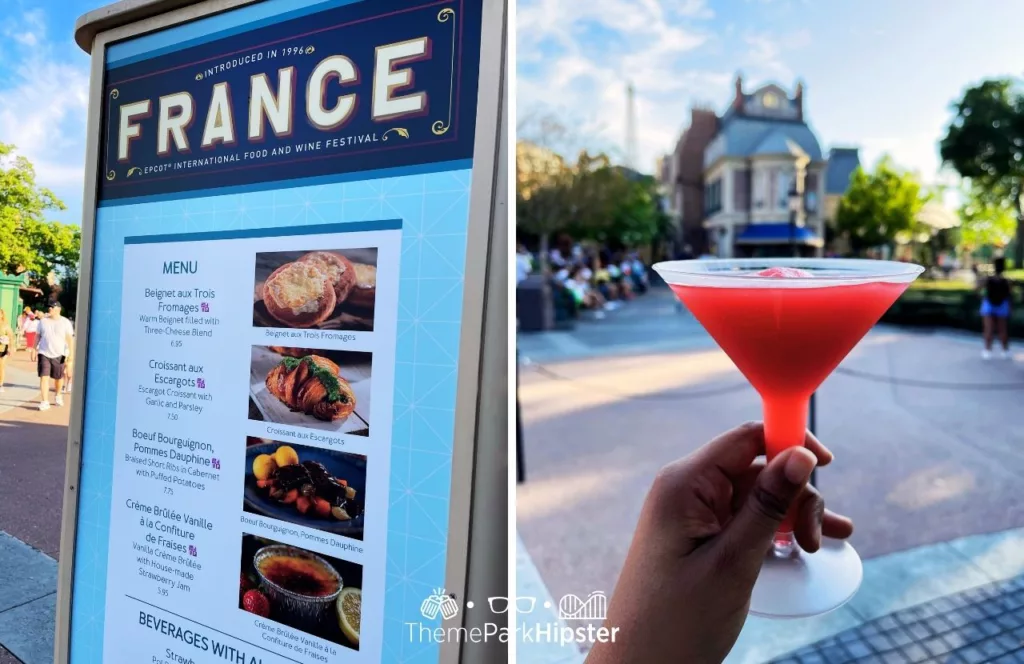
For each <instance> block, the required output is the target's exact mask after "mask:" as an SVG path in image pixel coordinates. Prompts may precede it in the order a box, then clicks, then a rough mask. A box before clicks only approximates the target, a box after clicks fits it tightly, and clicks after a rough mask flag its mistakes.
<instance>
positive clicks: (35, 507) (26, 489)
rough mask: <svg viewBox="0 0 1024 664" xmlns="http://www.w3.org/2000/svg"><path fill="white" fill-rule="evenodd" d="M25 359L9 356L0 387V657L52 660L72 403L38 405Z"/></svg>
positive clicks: (8, 662) (3, 662)
mask: <svg viewBox="0 0 1024 664" xmlns="http://www.w3.org/2000/svg"><path fill="white" fill-rule="evenodd" d="M27 358H28V356H27V354H26V353H18V356H17V358H16V359H15V360H14V361H12V362H8V366H7V375H6V377H5V390H4V392H3V393H0V458H2V459H3V460H4V461H3V463H0V561H2V564H0V588H2V589H3V592H2V593H0V664H18V662H24V664H45V663H48V662H52V661H53V631H54V602H55V599H56V585H57V560H56V559H57V556H58V555H59V552H60V520H61V505H62V501H63V489H64V455H65V451H66V446H67V425H68V415H69V409H68V408H67V407H64V408H56V407H54V408H51V409H50V410H48V411H45V412H40V411H39V409H38V398H39V395H38V391H39V383H38V379H37V378H36V377H35V374H34V372H33V370H32V369H33V366H32V364H31V363H30V362H29V361H28V359H27ZM51 398H52V397H51Z"/></svg>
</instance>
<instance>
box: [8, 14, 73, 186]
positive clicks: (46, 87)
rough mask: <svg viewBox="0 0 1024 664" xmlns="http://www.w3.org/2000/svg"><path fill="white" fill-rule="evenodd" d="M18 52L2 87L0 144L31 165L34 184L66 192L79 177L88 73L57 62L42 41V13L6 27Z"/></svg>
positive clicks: (11, 59) (10, 55)
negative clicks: (9, 145)
mask: <svg viewBox="0 0 1024 664" xmlns="http://www.w3.org/2000/svg"><path fill="white" fill-rule="evenodd" d="M4 32H5V33H6V34H10V35H11V37H12V38H13V39H14V40H15V42H16V43H17V44H20V45H21V46H22V48H16V49H15V50H14V51H13V52H8V53H7V54H6V55H7V58H6V60H7V62H6V63H5V64H6V65H7V67H8V72H7V73H8V76H7V84H6V86H5V87H4V88H0V140H3V141H5V142H8V143H13V144H14V145H16V146H17V148H18V153H19V154H21V155H23V156H25V157H27V158H28V159H29V160H30V161H32V163H33V165H34V166H35V168H36V175H37V180H38V182H39V183H40V184H41V185H42V186H45V187H51V188H54V189H57V188H63V189H67V188H68V187H71V186H73V185H80V184H81V182H82V177H83V162H84V149H85V147H84V145H85V119H86V112H87V109H88V87H89V70H88V66H87V62H85V60H84V58H83V61H82V62H81V63H78V62H73V61H70V60H68V59H66V58H60V57H57V56H56V55H55V51H56V49H54V48H53V47H52V45H51V44H50V43H49V42H48V41H46V22H45V16H44V15H43V13H42V11H41V10H33V11H30V12H26V13H24V14H23V15H22V16H21V17H20V20H18V21H16V22H15V24H14V25H8V26H6V28H5V30H4Z"/></svg>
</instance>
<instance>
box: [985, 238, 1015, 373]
mask: <svg viewBox="0 0 1024 664" xmlns="http://www.w3.org/2000/svg"><path fill="white" fill-rule="evenodd" d="M993 267H994V268H995V274H993V275H992V276H991V277H987V278H986V279H985V281H984V286H983V289H984V297H983V298H982V300H981V318H982V334H983V336H984V339H985V348H984V350H982V351H981V358H982V359H983V360H988V359H991V358H992V341H993V332H994V333H995V334H998V335H999V341H1000V342H1001V344H1002V350H1001V351H1000V357H1002V358H1003V359H1006V358H1008V357H1010V337H1009V320H1010V281H1009V280H1008V279H1007V278H1006V277H1005V276H1003V272H1004V271H1006V259H1005V258H1002V257H1000V258H997V259H995V260H994V261H993Z"/></svg>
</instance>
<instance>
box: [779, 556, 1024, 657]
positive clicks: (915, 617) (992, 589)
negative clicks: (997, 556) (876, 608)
mask: <svg viewBox="0 0 1024 664" xmlns="http://www.w3.org/2000/svg"><path fill="white" fill-rule="evenodd" d="M846 662H858V663H863V664H869V663H870V664H875V663H878V664H904V663H905V662H944V663H949V664H983V663H986V662H992V663H993V664H1015V663H1019V662H1024V576H1019V577H1017V578H1016V579H1013V580H1010V581H1006V582H1002V583H994V584H989V585H986V586H980V587H978V588H974V589H972V590H969V591H967V592H963V593H957V594H956V595H951V596H949V597H943V598H941V599H938V600H935V601H934V602H927V603H924V604H921V605H918V606H915V607H911V608H909V609H905V610H903V611H899V612H897V613H893V614H891V615H888V616H885V617H883V618H879V619H878V620H872V621H871V622H868V623H865V624H863V625H861V626H860V627H857V628H856V629H850V630H846V631H845V632H842V633H840V634H838V635H836V636H833V637H831V638H828V639H823V640H821V641H818V642H817V643H814V644H812V645H810V646H807V647H806V648H802V649H800V650H798V651H796V652H792V653H790V654H789V655H787V656H786V657H783V658H779V659H775V660H772V664H845V663H846Z"/></svg>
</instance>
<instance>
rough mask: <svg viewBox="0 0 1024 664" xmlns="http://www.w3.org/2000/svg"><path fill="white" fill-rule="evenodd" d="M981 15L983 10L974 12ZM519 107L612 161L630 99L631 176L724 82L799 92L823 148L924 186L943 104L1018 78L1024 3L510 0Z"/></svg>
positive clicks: (724, 94) (935, 164)
mask: <svg viewBox="0 0 1024 664" xmlns="http://www.w3.org/2000/svg"><path fill="white" fill-rule="evenodd" d="M982 7H984V9H982ZM517 11H518V16H517V20H518V31H517V64H518V66H517V73H518V84H517V89H518V98H517V109H518V117H519V118H520V122H522V118H523V117H525V116H528V115H530V114H533V115H537V114H541V115H543V114H545V113H547V112H548V111H553V112H555V113H558V114H560V115H561V116H562V117H565V118H567V119H568V124H570V125H571V126H572V127H574V129H575V134H576V138H577V140H579V141H581V142H583V143H584V144H588V145H593V146H595V147H600V148H604V149H615V150H618V151H619V154H622V153H623V150H624V148H623V146H624V143H625V133H626V129H625V115H626V101H625V99H626V94H625V88H626V81H627V80H632V81H633V83H634V85H635V87H636V90H637V93H636V94H637V116H638V121H637V126H638V127H637V134H638V144H639V150H638V159H637V166H638V167H639V168H641V169H642V170H647V171H651V170H653V164H654V160H655V158H656V157H657V156H658V155H660V154H662V153H665V152H668V151H670V150H671V149H672V147H673V146H674V144H675V140H676V138H677V137H678V135H679V133H680V131H681V130H682V129H683V128H684V126H685V124H686V122H687V120H688V118H689V109H690V106H691V105H692V104H693V103H694V102H705V103H710V104H711V105H712V107H713V108H715V109H716V110H717V111H719V112H721V111H722V110H723V109H724V107H725V105H726V104H727V103H728V102H729V101H730V100H731V98H732V90H733V87H732V81H733V79H734V77H735V74H736V72H737V71H740V72H742V73H743V76H744V80H745V86H744V87H745V88H746V89H747V91H749V90H750V89H751V88H752V87H753V86H754V85H757V84H760V83H765V82H769V81H771V82H777V83H779V84H780V85H782V86H783V87H784V88H786V89H787V90H790V91H792V89H793V87H794V85H795V82H796V80H797V79H798V78H800V79H803V81H804V89H805V107H804V110H805V117H806V118H807V119H808V121H809V123H810V124H811V126H812V128H814V130H815V131H816V132H817V134H818V139H819V141H820V142H821V143H822V147H823V148H825V149H827V148H828V147H830V146H832V145H844V146H845V145H853V146H859V147H861V149H862V152H861V158H862V161H865V160H866V161H867V162H869V163H873V162H874V161H875V160H876V159H877V158H878V157H879V156H880V155H881V154H882V153H885V152H888V153H890V154H891V155H892V156H893V157H894V158H895V159H896V161H897V162H898V163H899V164H901V165H903V166H904V167H906V168H910V169H914V170H917V171H919V172H920V174H921V176H922V177H923V179H924V180H925V181H928V182H933V181H936V180H937V179H942V180H948V179H949V178H948V176H946V175H942V174H939V173H938V169H939V157H938V147H937V142H938V140H939V139H940V137H941V136H942V135H943V134H944V129H945V127H946V125H947V124H948V121H949V118H950V115H951V114H950V111H949V106H950V102H951V101H952V100H953V99H954V98H956V97H958V96H959V93H960V92H961V91H962V90H963V89H964V88H965V87H966V86H967V85H968V84H970V83H973V82H976V81H979V80H981V79H983V78H987V77H995V76H1018V77H1019V76H1021V75H1022V74H1024V40H1022V39H1020V26H1021V25H1024V2H1019V1H1017V0H1000V1H993V2H986V3H973V2H966V1H964V0H931V1H930V2H927V3H926V2H911V1H909V0H857V1H856V2H833V1H831V0H829V1H825V0H729V1H728V2H725V1H711V0H707V1H704V0H585V1H584V0H520V1H519V3H518V10H517Z"/></svg>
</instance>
